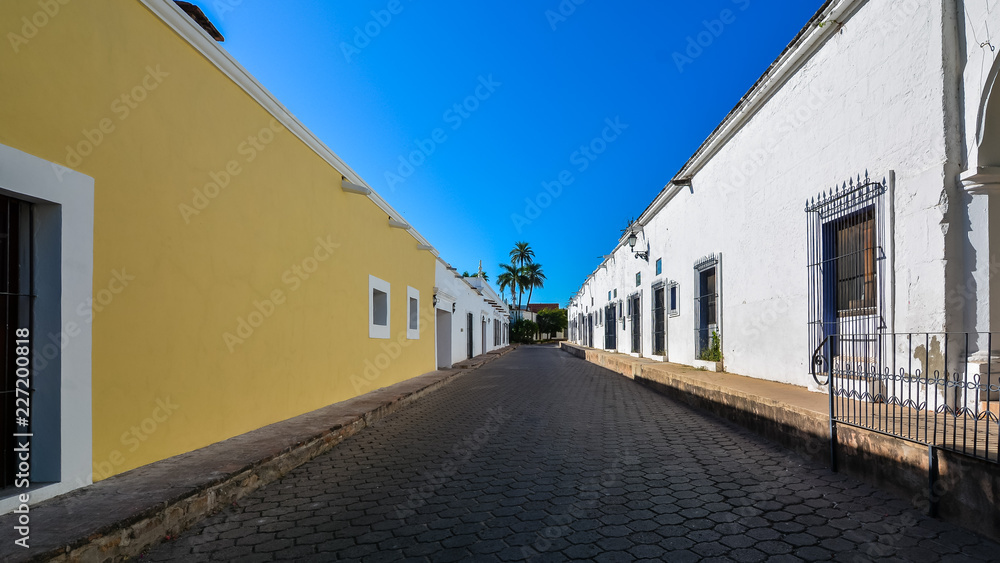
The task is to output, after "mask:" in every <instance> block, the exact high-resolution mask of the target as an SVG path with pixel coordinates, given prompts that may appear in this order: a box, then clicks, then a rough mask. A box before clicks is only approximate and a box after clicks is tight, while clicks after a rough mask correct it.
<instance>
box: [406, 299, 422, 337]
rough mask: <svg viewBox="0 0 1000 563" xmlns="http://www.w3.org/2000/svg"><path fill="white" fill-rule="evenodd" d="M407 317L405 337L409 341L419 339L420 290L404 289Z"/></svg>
mask: <svg viewBox="0 0 1000 563" xmlns="http://www.w3.org/2000/svg"><path fill="white" fill-rule="evenodd" d="M406 303H407V315H409V317H408V319H409V322H408V324H407V325H406V337H407V338H409V339H410V340H417V339H419V338H420V290H418V289H414V288H412V287H410V286H407V287H406Z"/></svg>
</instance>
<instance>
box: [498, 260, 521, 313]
mask: <svg viewBox="0 0 1000 563" xmlns="http://www.w3.org/2000/svg"><path fill="white" fill-rule="evenodd" d="M500 269H501V270H503V273H502V274H500V275H499V276H497V284H499V286H500V293H503V291H504V290H505V289H507V288H508V287H509V288H510V302H511V304H512V305H513V304H514V293H515V292H516V291H517V268H516V267H514V265H513V264H500Z"/></svg>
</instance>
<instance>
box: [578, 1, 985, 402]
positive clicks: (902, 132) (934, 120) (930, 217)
mask: <svg viewBox="0 0 1000 563" xmlns="http://www.w3.org/2000/svg"><path fill="white" fill-rule="evenodd" d="M930 4H931V5H927V4H925V3H916V4H914V5H913V6H912V13H910V14H909V15H906V14H901V13H900V10H899V6H898V4H895V3H893V2H866V3H863V5H862V7H861V8H860V9H859V10H858V11H857V12H856V13H855V14H854V15H853V16H852V17H851V18H850V19H848V20H847V21H846V22H844V24H845V25H844V26H843V27H842V28H841V29H840V32H839V33H837V34H835V35H833V36H832V38H830V39H829V40H828V41H827V42H826V43H825V44H824V45H823V46H822V47H821V48H820V49H819V50H818V51H817V52H816V53H815V54H814V55H813V56H812V57H811V58H809V60H808V61H807V62H805V64H804V65H803V66H802V67H801V68H800V69H799V70H797V71H796V72H794V74H792V75H791V76H790V77H789V78H788V80H787V82H786V83H785V84H784V85H783V86H782V87H781V88H780V89H778V90H777V91H776V92H774V94H773V97H772V98H771V99H770V100H769V101H767V102H766V103H765V104H764V105H763V106H762V107H761V108H760V109H759V111H758V112H757V113H756V114H754V115H753V116H752V117H751V118H750V119H749V120H748V121H747V122H746V123H745V124H744V125H743V126H742V128H740V129H739V130H738V131H737V132H736V133H735V134H734V136H733V137H732V138H731V139H730V140H729V141H728V142H727V143H725V144H724V145H722V146H721V148H719V150H718V152H717V153H716V154H714V156H712V157H711V158H710V159H708V160H707V162H705V163H704V164H703V165H702V166H699V167H698V168H697V169H696V170H695V171H694V174H693V178H692V186H691V187H690V188H686V187H685V188H683V189H681V190H680V191H679V192H678V193H677V194H676V195H675V196H674V197H673V199H672V200H670V201H669V203H667V204H666V206H665V207H663V208H662V210H660V211H659V212H657V213H655V214H654V215H652V216H651V217H643V218H642V220H644V221H646V224H645V226H644V234H643V235H640V236H639V244H637V247H636V249H637V250H638V249H645V248H646V244H647V241H648V245H649V250H650V256H649V263H648V264H647V263H646V262H645V261H643V260H641V259H638V258H635V257H634V256H633V254H632V252H631V251H630V250H629V248H628V247H627V246H624V247H622V246H619V247H617V249H616V250H615V251H614V252H613V257H612V258H610V259H608V260H606V261H605V263H604V264H603V265H602V267H600V268H598V270H597V271H595V273H594V274H592V276H591V277H590V278H589V279H588V282H587V283H586V284H585V286H584V288H583V289H582V290H581V293H580V294H579V295H578V296H577V297H576V298H575V299H574V301H573V303H572V304H571V309H570V319H571V320H573V319H576V318H577V317H576V315H577V313H580V312H584V313H588V312H595V311H598V310H600V309H601V308H602V307H603V306H604V305H606V304H607V302H608V296H607V293H608V290H614V289H615V288H617V289H618V300H622V301H624V300H625V299H626V297H627V296H628V295H629V294H630V293H632V292H634V291H637V290H641V292H642V299H643V301H642V325H643V326H642V340H643V355H645V356H649V355H650V352H651V350H652V314H651V313H652V311H651V310H652V294H651V285H652V284H653V283H654V282H656V281H658V280H675V281H677V282H678V283H679V303H680V311H679V312H680V315H679V316H677V317H668V322H667V339H668V356H669V360H670V361H673V362H680V363H685V364H691V363H692V362H693V360H694V359H695V357H694V354H695V350H694V348H695V334H694V329H695V319H694V316H693V313H694V307H693V298H694V295H695V293H694V287H693V285H694V279H695V273H694V268H693V267H694V263H695V261H696V260H698V259H699V258H700V257H703V256H705V255H708V254H713V253H721V255H722V264H721V287H720V290H721V297H720V300H721V301H720V305H719V311H720V314H721V315H722V317H723V319H722V326H721V329H722V334H723V353H724V357H725V365H726V370H727V371H730V372H734V373H738V374H744V375H749V376H753V377H759V378H763V379H770V380H776V381H782V382H788V383H794V384H798V385H804V386H806V385H809V384H810V383H811V382H812V379H811V377H809V375H808V360H809V358H810V354H811V350H809V349H808V348H809V345H808V337H807V333H808V331H807V305H808V281H807V269H806V263H807V238H806V226H807V217H806V213H805V212H804V207H805V202H806V200H807V199H808V198H813V197H817V196H819V195H820V194H821V193H822V192H823V191H829V190H831V188H833V187H835V186H839V185H841V184H842V183H843V182H846V181H848V180H849V179H850V178H857V176H858V175H859V174H860V175H864V174H865V172H866V171H868V172H869V173H870V175H871V177H872V178H874V179H879V180H881V179H882V178H886V179H888V178H889V176H890V171H895V177H896V184H895V197H894V201H893V202H892V204H893V206H894V208H895V217H894V220H895V225H896V234H895V237H894V238H893V239H892V240H893V241H894V243H895V267H894V268H893V265H892V264H887V268H886V272H887V274H890V275H887V276H884V277H885V278H888V279H884V280H883V281H884V282H885V283H887V284H888V283H890V282H891V277H892V276H891V274H892V273H893V271H894V275H895V290H896V291H895V295H896V297H895V315H894V319H890V321H893V320H894V322H895V330H896V331H898V332H903V331H919V330H934V331H940V330H944V329H945V326H946V316H945V312H946V299H945V296H944V291H943V288H944V286H945V282H946V279H945V272H946V266H947V261H946V254H945V243H946V238H945V232H946V231H947V228H948V221H949V220H950V216H949V215H947V210H948V203H947V201H948V198H947V197H946V195H947V190H949V189H952V190H953V189H954V187H953V186H951V187H950V184H949V181H948V180H947V179H946V173H947V170H946V163H947V154H946V144H945V139H946V138H945V123H946V120H945V119H944V112H945V109H944V103H943V101H942V100H943V99H944V97H945V94H946V92H945V86H944V78H943V76H944V69H943V62H942V61H943V59H942V57H943V55H942V49H943V47H942V41H943V39H942V38H943V36H944V34H943V31H942V20H943V14H942V13H941V3H930ZM994 13H998V14H1000V12H996V11H995V12H994ZM903 16H905V18H906V19H905V20H901V19H900V18H901V17H903ZM887 22H892V23H891V24H889V23H887ZM996 23H997V28H1000V22H996ZM991 27H993V26H992V25H991ZM887 236H888V235H887ZM658 258H662V260H663V273H662V275H661V276H656V275H655V270H654V265H655V262H656V260H657V259H658ZM637 272H641V274H642V284H641V286H640V287H636V285H635V274H636V273H637ZM887 295H891V292H887ZM591 299H593V305H591ZM615 301H617V300H615ZM886 309H887V310H889V307H886ZM889 313H890V316H892V311H891V310H889ZM630 330H631V327H630V325H629V323H628V321H626V326H625V330H622V329H621V325H619V327H618V331H617V335H618V339H617V340H618V347H617V349H618V350H619V351H622V352H627V351H628V350H629V348H630V335H631V332H630ZM603 335H604V330H603V327H598V326H597V323H595V329H594V337H595V347H601V344H602V343H603Z"/></svg>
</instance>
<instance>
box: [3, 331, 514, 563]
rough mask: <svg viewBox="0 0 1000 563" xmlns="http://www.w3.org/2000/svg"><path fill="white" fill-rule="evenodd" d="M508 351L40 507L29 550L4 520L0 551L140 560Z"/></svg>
mask: <svg viewBox="0 0 1000 563" xmlns="http://www.w3.org/2000/svg"><path fill="white" fill-rule="evenodd" d="M512 349H513V348H512V347H508V348H504V349H501V350H497V351H494V352H491V353H488V354H484V355H482V356H479V357H477V358H473V359H472V360H470V361H469V362H468V367H464V368H459V369H451V370H442V371H435V372H431V373H427V374H424V375H421V376H418V377H414V378H413V379H409V380H407V381H403V382H401V383H397V384H395V385H392V386H390V387H385V388H383V389H378V390H376V391H372V392H370V393H366V394H364V395H361V396H359V397H355V398H353V399H349V400H347V401H343V402H341V403H336V404H334V405H330V406H328V407H324V408H322V409H318V410H315V411H313V412H310V413H306V414H303V415H301V416H298V417H295V418H292V419H289V420H285V421H282V422H278V423H275V424H272V425H270V426H265V427H264V428H260V429H258V430H254V431H253V432H248V433H247V434H243V435H240V436H236V437H234V438H230V439H229V440H225V441H223V442H218V443H216V444H212V445H210V446H206V447H204V448H201V449H198V450H195V451H193V452H189V453H186V454H182V455H178V456H175V457H172V458H169V459H165V460H162V461H159V462H156V463H152V464H150V465H146V466H143V467H140V468H137V469H133V470H131V471H128V472H125V473H122V474H120V475H115V476H113V477H111V478H108V479H105V480H103V481H100V482H98V483H95V484H93V485H90V486H88V487H84V488H82V489H79V490H76V491H73V492H71V493H68V494H65V495H62V496H60V497H57V498H54V499H52V500H49V501H45V502H42V503H39V504H38V505H37V506H32V507H31V512H30V519H31V520H30V530H31V534H30V540H29V544H30V548H29V549H24V548H23V547H20V546H17V545H15V544H14V543H13V540H14V537H13V534H14V532H13V528H14V526H16V525H17V524H16V519H17V515H16V514H13V513H11V514H5V515H3V516H0V528H2V529H4V530H7V531H8V533H7V534H5V535H4V537H5V538H9V541H4V542H2V543H0V559H2V560H3V561H5V562H8V561H10V562H14V561H60V562H62V561H87V562H89V561H100V562H104V561H122V560H125V559H126V558H129V557H134V556H137V555H139V554H140V553H141V552H142V551H143V550H145V549H147V548H148V547H150V546H152V545H156V544H157V543H160V542H161V541H163V540H164V539H165V538H167V537H170V536H175V535H177V534H178V533H179V532H181V531H182V530H184V529H186V528H188V527H189V526H191V525H192V524H193V523H195V522H197V521H198V520H200V519H202V518H204V517H205V516H207V515H209V514H211V513H213V512H215V511H218V510H219V509H220V508H222V507H225V506H228V505H231V504H232V503H234V502H236V501H238V500H239V499H240V498H242V497H244V496H246V495H247V494H249V493H251V492H253V491H254V490H256V489H257V488H259V487H261V486H262V485H265V484H267V483H270V482H272V481H274V480H276V479H279V478H280V477H281V476H283V475H285V474H286V473H288V472H289V471H290V470H292V469H294V468H296V467H298V466H299V465H302V464H303V463H305V462H306V461H309V460H310V459H312V458H314V457H316V456H317V455H320V454H322V453H324V452H326V451H328V450H330V449H331V448H333V447H334V446H336V445H337V444H339V443H340V442H342V441H343V440H344V439H345V438H347V437H349V436H352V435H354V434H356V433H357V432H359V431H360V430H362V429H363V428H365V427H367V426H369V425H371V424H373V423H375V422H376V421H378V420H380V419H382V418H384V417H385V416H387V415H389V414H391V413H393V412H395V411H397V410H399V409H400V408H402V407H404V406H406V405H408V404H410V403H412V402H414V401H415V400H417V399H419V398H420V397H422V396H424V395H426V394H427V393H429V392H431V391H434V390H435V389H437V388H439V387H441V386H442V385H444V384H446V383H448V382H449V381H452V380H453V379H455V378H456V377H458V376H460V375H463V374H466V373H468V372H470V371H472V370H474V369H476V368H479V367H481V366H483V365H485V364H487V363H489V362H490V361H493V360H495V359H496V358H498V357H500V356H502V355H503V354H505V353H507V352H509V351H511V350H512ZM463 365H466V364H463Z"/></svg>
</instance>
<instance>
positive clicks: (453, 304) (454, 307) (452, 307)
mask: <svg viewBox="0 0 1000 563" xmlns="http://www.w3.org/2000/svg"><path fill="white" fill-rule="evenodd" d="M457 306H458V303H452V304H451V312H452V313H454V312H455V309H456V308H457Z"/></svg>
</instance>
